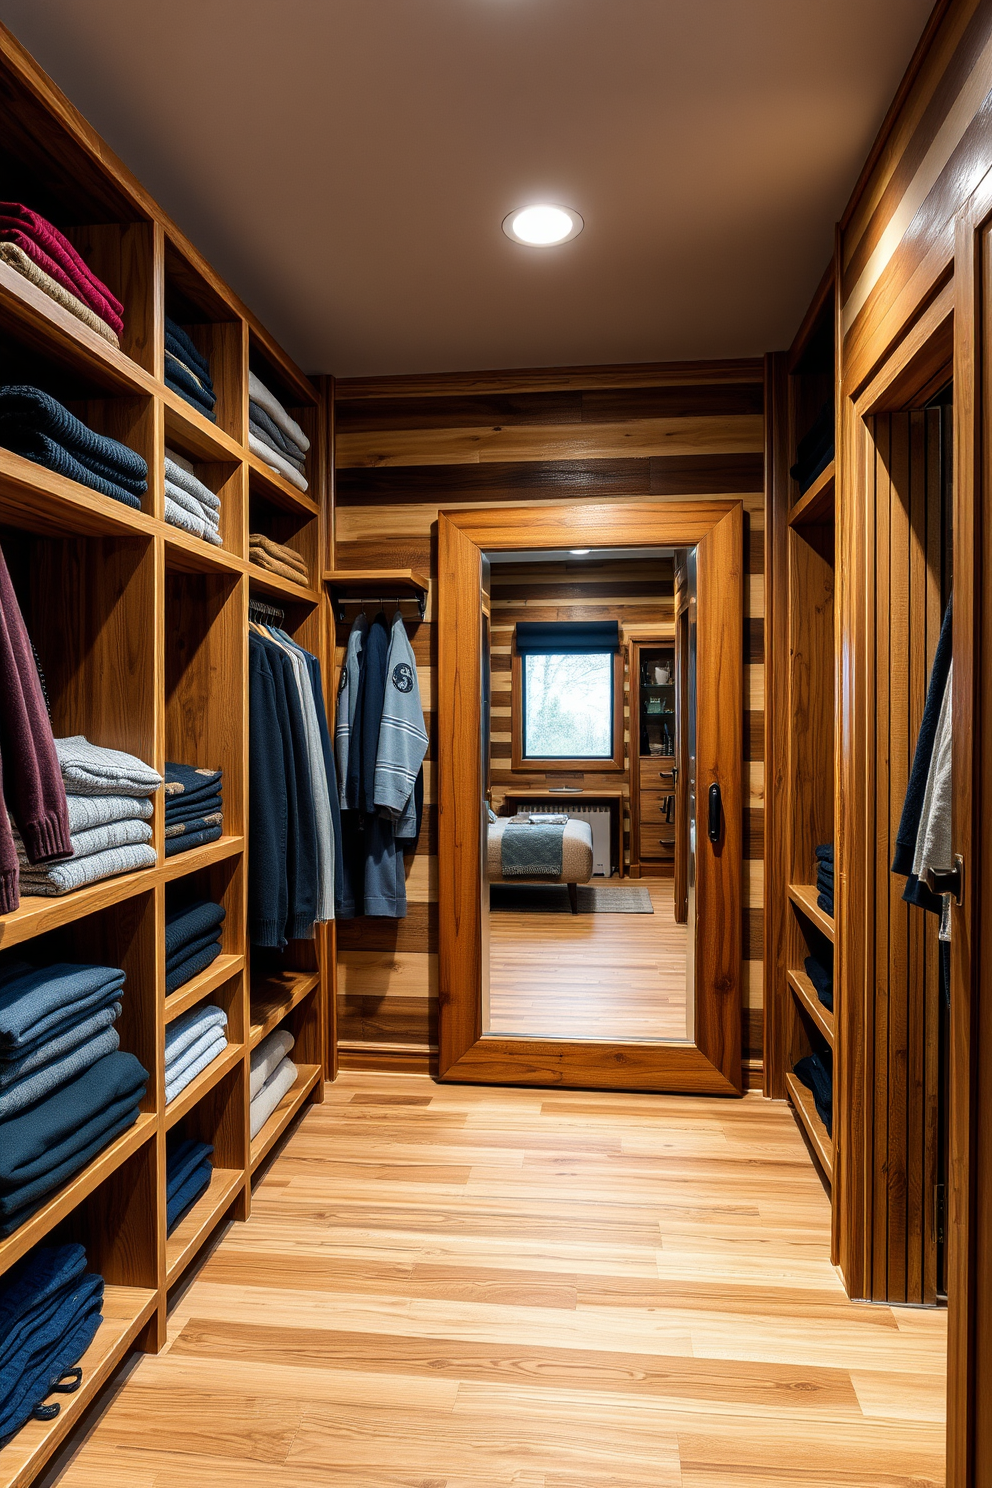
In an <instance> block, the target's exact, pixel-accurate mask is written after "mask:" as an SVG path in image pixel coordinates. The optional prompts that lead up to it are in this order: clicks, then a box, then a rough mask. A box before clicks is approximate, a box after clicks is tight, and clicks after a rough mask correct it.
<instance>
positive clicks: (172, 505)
mask: <svg viewBox="0 0 992 1488" xmlns="http://www.w3.org/2000/svg"><path fill="white" fill-rule="evenodd" d="M165 520H166V521H167V522H168V523H170V525H171V526H173V527H180V528H181V529H182V530H183V532H188V533H189V535H190V536H191V537H199V538H201V539H202V540H203V541H204V542H209V543H213V545H214V547H215V548H219V547H221V546H222V544H223V540H222V538H221V535H220V532H219V531H218V530H217V528H216V526H215V525H214V523H213V522H210V521H208V520H207V518H206V517H205V516H203V515H194V513H192V512H190V511H188V510H187V508H186V507H185V506H184V505H183V504H182V503H181V502H179V501H177V500H176V497H175V492H174V491H173V490H172V489H171V488H170V486H169V483H168V481H166V483H165Z"/></svg>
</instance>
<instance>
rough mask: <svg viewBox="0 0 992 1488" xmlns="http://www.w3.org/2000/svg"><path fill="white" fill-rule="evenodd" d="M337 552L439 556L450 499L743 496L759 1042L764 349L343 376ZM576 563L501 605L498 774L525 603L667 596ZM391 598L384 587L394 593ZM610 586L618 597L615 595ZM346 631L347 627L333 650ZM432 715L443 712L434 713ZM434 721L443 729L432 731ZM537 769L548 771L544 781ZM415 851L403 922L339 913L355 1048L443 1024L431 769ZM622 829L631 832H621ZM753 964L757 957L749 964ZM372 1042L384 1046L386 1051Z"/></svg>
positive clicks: (752, 1044)
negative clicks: (629, 361)
mask: <svg viewBox="0 0 992 1488" xmlns="http://www.w3.org/2000/svg"><path fill="white" fill-rule="evenodd" d="M336 394H337V401H336V405H335V417H336V428H337V514H336V549H335V555H334V566H335V567H337V568H344V569H347V568H363V569H377V568H418V569H421V570H423V571H427V572H430V573H431V574H432V575H433V574H434V573H435V571H436V540H435V531H436V522H437V514H438V510H439V509H440V508H444V507H458V506H467V505H476V504H478V505H499V504H505V505H507V506H512V507H521V506H532V505H539V504H543V503H547V502H551V501H570V502H571V501H583V502H588V501H599V502H602V501H603V500H604V499H616V500H622V501H631V500H644V499H649V498H654V499H657V498H659V497H661V498H671V499H677V498H692V497H699V498H701V499H702V498H706V499H712V498H713V497H720V496H736V497H740V498H741V499H742V500H743V502H744V506H745V510H746V512H747V518H748V520H747V522H746V524H745V566H746V571H747V574H748V583H747V593H748V600H747V617H746V625H745V656H744V663H745V698H746V699H747V701H748V708H747V712H746V713H745V718H744V752H745V758H746V760H747V761H748V762H749V763H748V765H747V771H748V776H747V778H748V782H749V791H748V796H747V798H746V806H747V809H746V812H745V820H744V844H745V854H746V855H747V858H748V862H747V863H746V864H745V867H746V868H748V869H750V872H749V873H746V874H745V883H746V885H747V888H746V898H745V904H746V907H745V909H744V912H743V919H744V923H743V942H744V951H743V954H744V958H745V970H748V968H749V967H750V972H749V974H748V975H747V976H746V977H745V988H746V989H747V990H746V992H745V1002H746V1004H747V1012H746V1016H745V1028H744V1044H745V1048H746V1050H747V1056H748V1058H750V1059H755V1058H758V1057H760V1054H761V1033H760V1019H761V976H760V965H761V959H762V927H761V904H762V892H761V884H762V877H761V874H760V869H761V861H760V860H761V854H762V847H763V844H762V832H763V791H764V767H763V764H762V760H763V756H764V714H763V708H764V687H763V672H764V667H763V659H764V586H763V572H764V510H763V502H764V495H763V482H764V470H763V456H762V453H761V450H762V442H763V414H762V407H763V389H762V368H761V365H760V363H758V362H728V363H713V364H703V363H699V364H686V365H683V366H679V365H674V366H662V367H655V368H651V367H633V368H629V367H628V368H623V367H619V368H565V369H552V370H550V371H538V372H510V373H479V374H458V375H453V376H450V377H447V376H439V377H426V378H383V379H359V380H352V381H344V382H339V383H338V384H337V388H336ZM615 583H616V581H615V580H614V579H613V578H612V576H611V577H610V578H609V579H608V580H601V581H597V580H596V579H593V581H592V587H591V588H585V589H584V590H583V592H582V593H580V592H578V587H577V581H576V580H574V579H573V578H572V577H571V576H567V577H563V578H561V579H560V580H558V581H557V582H556V583H555V584H554V586H553V588H552V589H551V590H545V591H544V592H543V593H542V595H541V599H540V600H539V601H538V600H535V599H533V598H532V597H531V594H530V588H531V586H530V584H529V582H528V580H527V577H526V576H525V575H515V576H514V580H513V583H512V584H509V583H507V585H506V587H505V589H504V591H503V593H502V596H501V602H500V603H502V601H505V602H506V604H507V606H511V607H512V608H511V609H508V610H507V612H506V613H505V614H502V615H501V613H500V604H496V605H495V606H494V611H493V635H492V642H493V648H494V656H493V682H494V687H493V699H492V702H493V735H494V739H493V760H494V766H495V768H494V770H493V785H494V788H496V789H497V790H502V789H505V788H506V787H507V786H511V785H517V786H519V785H520V784H521V777H520V776H519V775H515V774H514V773H513V772H512V771H511V770H510V768H509V766H510V711H509V709H510V691H509V682H510V671H509V663H510V651H509V646H510V630H509V628H508V626H509V625H511V624H512V623H513V622H514V619H515V614H514V612H515V611H516V610H520V609H523V608H526V616H527V618H528V619H563V620H565V619H568V620H573V619H579V618H582V617H583V615H584V613H586V611H585V609H584V606H585V605H588V604H594V605H595V607H596V609H595V613H596V614H597V616H600V617H602V618H609V619H618V620H620V621H622V622H623V623H624V624H625V625H629V626H632V627H633V626H637V627H641V628H643V627H645V626H651V625H654V624H656V623H657V622H658V620H659V614H661V615H662V618H664V617H665V616H667V615H668V614H670V612H671V585H670V582H669V581H668V579H667V578H666V579H665V580H662V581H659V580H658V579H657V576H656V575H654V576H651V577H650V578H648V579H647V580H645V578H643V577H640V576H638V578H637V579H636V580H632V581H628V580H626V579H624V580H623V581H621V588H620V589H619V590H618V589H616V588H615V587H614V589H613V590H612V592H610V589H609V585H611V584H613V585H614V586H615ZM383 598H384V599H386V600H387V604H388V601H389V596H388V595H384V596H383ZM611 600H612V601H613V602H612V603H611ZM409 629H410V638H411V642H412V644H413V648H414V653H415V655H416V658H417V665H418V672H419V676H420V680H421V687H422V689H423V691H424V697H425V706H426V707H427V708H428V709H429V710H430V709H432V708H433V706H434V704H433V700H432V699H433V667H434V664H435V658H436V635H435V633H434V628H433V626H432V624H431V623H430V621H428V622H427V623H423V624H411V625H410V627H409ZM346 638H347V628H346V627H342V626H339V627H338V634H337V643H338V656H339V657H340V654H341V650H342V647H343V645H344V642H345V640H346ZM429 725H430V726H431V729H432V725H433V715H431V716H430V717H429ZM432 731H433V730H432ZM540 783H542V784H543V777H542V779H541V781H540ZM428 802H429V804H428V807H427V810H426V813H425V821H424V829H423V831H422V833H421V838H420V841H419V843H418V846H417V855H416V857H415V858H413V859H412V860H410V861H408V865H407V867H408V872H407V880H408V915H407V918H406V920H405V921H400V922H390V921H385V920H366V919H362V920H356V921H351V922H347V921H341V922H339V924H338V946H339V956H340V975H339V1008H338V1014H339V1034H340V1038H341V1040H342V1043H343V1044H344V1045H345V1046H346V1047H347V1049H348V1051H349V1059H351V1060H352V1062H354V1060H355V1058H357V1057H359V1056H360V1054H361V1051H362V1050H366V1051H368V1057H369V1059H370V1060H372V1059H375V1058H379V1057H382V1058H385V1057H391V1056H389V1050H390V1049H391V1050H393V1051H398V1050H410V1051H412V1050H414V1049H420V1050H426V1049H427V1048H428V1047H430V1046H432V1045H434V1043H435V1039H436V1014H435V1008H436V1002H435V998H436V954H435V953H436V940H437V920H436V903H435V900H436V857H435V854H436V851H437V848H436V816H435V810H436V808H435V807H434V805H433V777H432V778H431V780H430V782H429V788H428ZM626 836H627V834H626V833H625V840H626ZM755 965H757V967H758V971H757V972H755V970H754V967H755ZM376 1051H377V1052H376Z"/></svg>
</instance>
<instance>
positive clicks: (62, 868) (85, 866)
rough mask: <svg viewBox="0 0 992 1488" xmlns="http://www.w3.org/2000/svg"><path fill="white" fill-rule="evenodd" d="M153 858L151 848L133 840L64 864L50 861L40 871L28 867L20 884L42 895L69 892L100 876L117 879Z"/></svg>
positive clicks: (151, 864) (146, 865)
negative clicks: (125, 845)
mask: <svg viewBox="0 0 992 1488" xmlns="http://www.w3.org/2000/svg"><path fill="white" fill-rule="evenodd" d="M157 861H158V859H157V858H156V856H155V849H154V848H153V847H150V846H149V845H148V844H147V843H144V842H136V843H134V844H133V845H132V846H131V847H112V848H110V849H109V850H108V851H107V852H97V853H90V855H89V857H86V858H69V859H67V860H66V862H64V863H52V864H51V866H50V867H49V868H47V869H45V871H44V872H39V870H38V869H32V871H31V873H30V874H25V873H22V874H21V887H22V889H23V890H24V892H25V893H28V894H39V895H41V896H42V897H43V898H51V897H53V896H58V895H60V894H73V893H75V891H76V890H77V889H81V888H82V887H83V885H84V884H88V883H99V882H100V881H101V879H104V878H119V877H120V875H121V874H122V873H138V872H139V871H140V870H141V869H143V868H154V867H155V864H156V862H157Z"/></svg>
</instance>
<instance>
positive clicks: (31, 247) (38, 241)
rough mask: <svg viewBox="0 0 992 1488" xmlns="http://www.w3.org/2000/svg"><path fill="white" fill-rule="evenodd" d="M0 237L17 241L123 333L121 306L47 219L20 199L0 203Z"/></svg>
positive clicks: (64, 286)
mask: <svg viewBox="0 0 992 1488" xmlns="http://www.w3.org/2000/svg"><path fill="white" fill-rule="evenodd" d="M0 236H2V237H4V238H5V239H7V240H8V241H9V242H11V243H16V244H17V246H18V247H19V248H21V249H23V251H24V252H25V253H26V254H27V255H28V256H29V257H30V258H32V259H33V260H34V262H35V263H36V264H38V266H39V267H40V268H42V269H44V270H45V272H46V273H47V274H50V275H51V276H52V278H53V279H55V280H57V282H58V283H59V284H61V285H62V287H63V288H64V289H67V290H68V291H69V292H70V293H71V294H74V295H77V296H78V297H79V299H81V300H82V301H83V303H84V304H85V305H88V306H89V307H90V309H91V310H92V311H94V312H95V314H97V315H99V316H100V318H101V320H105V321H106V322H107V324H108V325H109V326H110V327H111V328H112V329H113V330H114V331H115V332H116V333H117V335H118V336H120V335H121V334H122V333H123V330H124V322H123V320H122V318H121V317H122V316H123V314H124V306H123V305H122V304H121V302H120V300H119V299H118V298H117V296H116V295H115V294H114V293H113V292H112V291H111V290H110V289H109V288H108V287H107V285H106V284H104V282H103V280H102V279H98V278H97V276H96V274H94V272H93V270H92V269H91V268H90V266H89V264H87V262H86V260H85V259H84V258H83V257H82V255H81V254H80V253H79V252H78V251H77V250H76V249H75V248H74V247H73V245H72V244H71V243H70V242H69V239H68V238H67V237H65V236H64V234H62V233H60V232H59V230H58V228H57V227H54V226H53V224H52V223H51V222H49V221H48V219H47V218H45V217H42V216H41V214H40V213H38V212H32V211H31V209H30V208H29V207H25V206H22V205H21V203H20V202H0Z"/></svg>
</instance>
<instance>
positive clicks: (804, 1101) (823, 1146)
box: [785, 1074, 834, 1183]
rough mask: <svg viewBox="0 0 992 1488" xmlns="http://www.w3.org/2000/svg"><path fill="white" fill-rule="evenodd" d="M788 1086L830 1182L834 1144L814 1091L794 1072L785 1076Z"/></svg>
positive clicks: (796, 1111)
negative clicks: (807, 1087)
mask: <svg viewBox="0 0 992 1488" xmlns="http://www.w3.org/2000/svg"><path fill="white" fill-rule="evenodd" d="M785 1084H786V1088H787V1089H788V1092H789V1098H790V1100H791V1101H792V1105H793V1109H794V1110H795V1113H796V1115H797V1116H798V1117H799V1120H800V1121H801V1122H802V1124H803V1128H804V1130H805V1132H806V1135H807V1136H808V1137H809V1140H810V1143H811V1145H812V1148H813V1151H814V1152H815V1153H816V1156H817V1160H818V1162H819V1164H820V1166H821V1168H822V1169H823V1171H824V1173H826V1175H827V1177H828V1178H829V1179H830V1182H831V1183H832V1182H833V1178H834V1144H833V1139H832V1138H831V1137H830V1136H829V1134H828V1132H827V1128H826V1127H825V1126H824V1124H823V1122H822V1121H821V1120H820V1117H819V1114H818V1112H817V1109H816V1104H815V1102H814V1100H813V1096H812V1092H811V1091H809V1090H807V1089H806V1086H805V1085H804V1084H803V1083H802V1082H801V1081H800V1080H798V1079H797V1078H796V1076H795V1075H793V1074H787V1075H786V1077H785Z"/></svg>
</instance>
